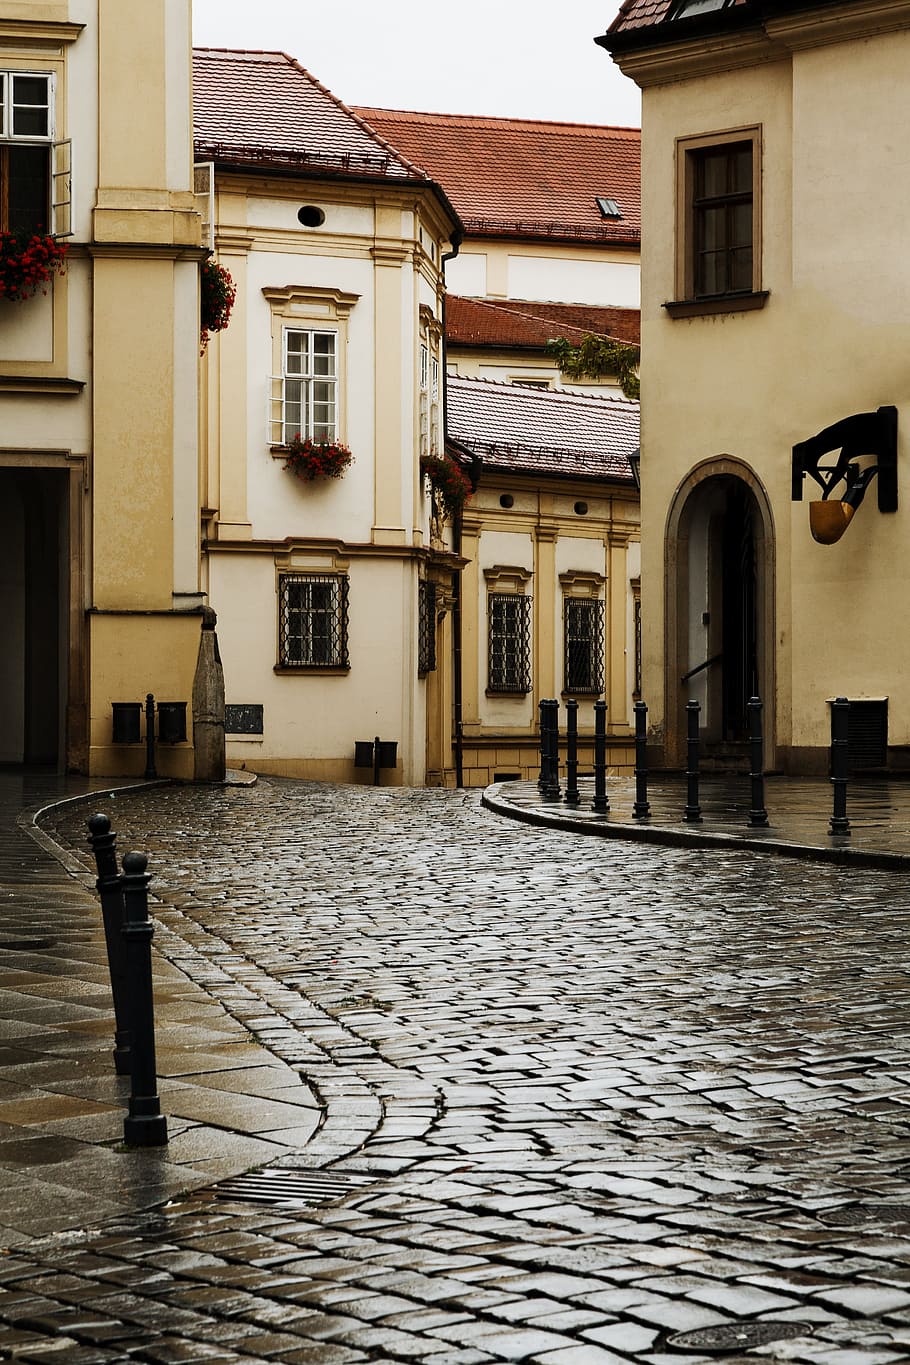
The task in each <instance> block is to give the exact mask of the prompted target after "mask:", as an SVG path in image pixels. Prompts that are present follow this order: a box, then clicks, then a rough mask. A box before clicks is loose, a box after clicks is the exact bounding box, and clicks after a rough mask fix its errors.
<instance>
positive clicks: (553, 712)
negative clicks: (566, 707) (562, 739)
mask: <svg viewBox="0 0 910 1365" xmlns="http://www.w3.org/2000/svg"><path fill="white" fill-rule="evenodd" d="M546 706H547V734H548V750H549V755H550V757H549V763H548V764H547V782H546V786H545V787H544V790H543V797H544V800H545V801H558V800H559V797H560V791H559V702H558V701H557V700H556V699H555V698H553V700H551V701H548V702H547V703H546Z"/></svg>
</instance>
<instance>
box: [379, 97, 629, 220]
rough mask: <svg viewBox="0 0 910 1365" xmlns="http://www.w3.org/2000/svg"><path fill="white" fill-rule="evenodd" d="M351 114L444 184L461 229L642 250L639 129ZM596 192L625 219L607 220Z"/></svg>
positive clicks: (395, 112)
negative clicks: (591, 242) (609, 244)
mask: <svg viewBox="0 0 910 1365" xmlns="http://www.w3.org/2000/svg"><path fill="white" fill-rule="evenodd" d="M356 112H357V113H358V114H360V115H361V117H362V118H364V119H365V120H366V122H367V123H368V124H369V125H370V127H371V128H374V129H375V130H376V131H377V132H378V133H379V134H381V135H382V137H383V138H385V139H386V140H387V141H388V142H389V143H391V145H392V146H394V147H397V148H398V150H399V151H400V152H401V153H402V154H403V155H404V156H405V157H407V158H408V160H409V161H411V162H413V163H414V164H415V165H418V166H422V167H423V169H424V170H425V171H426V172H427V173H428V174H429V175H430V176H431V177H432V178H433V180H435V181H437V182H438V183H439V184H440V185H442V187H443V189H444V190H445V192H446V194H447V195H448V196H449V198H450V199H451V201H452V203H453V204H454V205H455V208H456V209H457V210H458V213H459V216H460V217H461V219H462V222H463V223H464V225H465V227H466V228H467V230H468V232H471V233H475V234H477V235H483V236H502V235H506V236H525V237H528V236H530V237H543V238H546V237H552V238H556V239H562V240H580V241H597V242H614V243H616V244H617V245H628V246H638V245H639V242H640V238H641V176H640V146H641V133H640V131H639V129H637V128H609V127H600V126H599V125H594V124H579V123H546V122H541V121H538V120H533V119H506V118H478V117H473V116H471V115H466V114H419V113H412V112H408V111H407V110H400V109H367V108H359V107H358V108H357V109H356ZM596 195H601V196H603V197H604V198H608V199H615V200H616V202H617V204H618V205H619V208H620V211H621V213H622V218H619V219H607V218H604V217H603V215H602V214H601V212H600V209H599V208H598V207H597V204H596V203H595V196H596Z"/></svg>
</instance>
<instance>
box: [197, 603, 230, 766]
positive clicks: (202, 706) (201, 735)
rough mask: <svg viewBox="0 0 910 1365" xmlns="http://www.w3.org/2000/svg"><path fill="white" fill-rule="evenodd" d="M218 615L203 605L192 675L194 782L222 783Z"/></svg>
mask: <svg viewBox="0 0 910 1365" xmlns="http://www.w3.org/2000/svg"><path fill="white" fill-rule="evenodd" d="M217 619H218V618H217V617H216V615H215V613H214V611H213V610H212V608H211V607H203V608H202V633H201V636H200V640H199V655H198V658H197V660H196V675H195V677H194V678H193V746H194V761H193V778H194V780H195V781H196V782H223V781H224V775H225V770H226V766H227V765H226V762H225V756H224V669H223V668H222V665H221V655H220V653H219V652H218V636H217V635H216V634H215V624H216V622H217Z"/></svg>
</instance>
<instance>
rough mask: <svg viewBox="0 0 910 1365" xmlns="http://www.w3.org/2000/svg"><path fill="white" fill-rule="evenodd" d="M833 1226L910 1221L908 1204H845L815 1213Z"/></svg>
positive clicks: (859, 1226) (821, 1219)
mask: <svg viewBox="0 0 910 1365" xmlns="http://www.w3.org/2000/svg"><path fill="white" fill-rule="evenodd" d="M816 1217H817V1218H818V1219H819V1221H820V1222H822V1223H827V1224H829V1226H831V1227H833V1228H862V1227H866V1226H868V1224H870V1223H910V1204H845V1205H844V1206H843V1207H842V1208H839V1209H826V1210H825V1212H824V1213H819V1214H817V1215H816Z"/></svg>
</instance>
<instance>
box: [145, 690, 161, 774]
mask: <svg viewBox="0 0 910 1365" xmlns="http://www.w3.org/2000/svg"><path fill="white" fill-rule="evenodd" d="M145 776H146V777H147V778H149V777H157V776H158V773H157V771H156V769H155V698H154V697H153V696H152V694H151V692H149V693H148V695H147V696H146V699H145Z"/></svg>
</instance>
